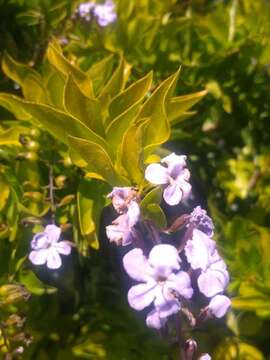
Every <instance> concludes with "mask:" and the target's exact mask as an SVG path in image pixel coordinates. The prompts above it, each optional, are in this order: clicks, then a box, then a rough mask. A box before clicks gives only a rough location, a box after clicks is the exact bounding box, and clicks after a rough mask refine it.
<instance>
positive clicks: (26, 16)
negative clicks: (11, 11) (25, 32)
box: [16, 10, 43, 26]
mask: <svg viewBox="0 0 270 360" xmlns="http://www.w3.org/2000/svg"><path fill="white" fill-rule="evenodd" d="M42 18H43V15H42V12H40V11H39V10H28V11H24V12H21V13H19V14H18V15H16V19H17V21H18V24H26V25H28V26H33V25H37V24H39V23H40V21H41V20H42Z"/></svg>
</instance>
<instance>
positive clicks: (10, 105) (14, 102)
mask: <svg viewBox="0 0 270 360" xmlns="http://www.w3.org/2000/svg"><path fill="white" fill-rule="evenodd" d="M0 105H1V106H3V107H4V108H5V109H7V110H8V111H10V112H11V113H13V114H14V116H15V117H16V118H17V119H20V120H33V119H32V116H31V115H30V114H29V113H28V112H27V111H26V110H25V109H24V103H23V101H22V99H21V98H19V97H18V96H15V95H10V94H5V93H0Z"/></svg>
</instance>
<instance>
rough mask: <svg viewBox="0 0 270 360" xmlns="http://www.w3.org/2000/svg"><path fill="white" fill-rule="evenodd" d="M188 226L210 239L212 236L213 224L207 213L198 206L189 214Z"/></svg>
mask: <svg viewBox="0 0 270 360" xmlns="http://www.w3.org/2000/svg"><path fill="white" fill-rule="evenodd" d="M188 222H189V224H188V226H190V225H194V226H195V227H196V228H197V229H199V230H201V231H202V232H204V233H205V234H206V235H207V236H209V237H212V236H213V235H214V224H213V221H212V219H211V218H210V216H208V215H207V212H206V211H205V210H203V209H202V208H201V207H200V206H196V207H195V209H194V210H193V211H192V213H191V214H190V217H189V220H188Z"/></svg>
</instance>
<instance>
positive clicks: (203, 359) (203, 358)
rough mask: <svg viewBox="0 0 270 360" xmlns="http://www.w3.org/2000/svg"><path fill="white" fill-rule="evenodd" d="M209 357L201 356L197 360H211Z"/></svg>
mask: <svg viewBox="0 0 270 360" xmlns="http://www.w3.org/2000/svg"><path fill="white" fill-rule="evenodd" d="M211 359H212V358H211V356H210V355H209V354H202V355H201V356H200V357H199V359H198V360H211Z"/></svg>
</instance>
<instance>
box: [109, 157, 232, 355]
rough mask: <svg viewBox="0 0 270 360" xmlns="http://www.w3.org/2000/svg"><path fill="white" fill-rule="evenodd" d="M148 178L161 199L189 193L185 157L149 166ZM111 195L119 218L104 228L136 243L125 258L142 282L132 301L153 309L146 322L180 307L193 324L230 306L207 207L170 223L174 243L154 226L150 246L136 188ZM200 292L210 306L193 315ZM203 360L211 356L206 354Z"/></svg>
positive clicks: (159, 324)
mask: <svg viewBox="0 0 270 360" xmlns="http://www.w3.org/2000/svg"><path fill="white" fill-rule="evenodd" d="M145 178H146V179H147V180H148V181H149V182H150V183H151V184H154V185H161V186H162V188H163V199H164V201H165V202H166V203H167V204H168V205H170V206H174V205H178V204H180V202H181V201H182V200H183V199H187V198H188V196H189V194H190V192H191V185H190V183H189V178H190V172H189V170H188V169H187V167H186V156H178V155H176V154H175V153H172V154H170V155H169V156H166V157H165V158H163V159H162V160H161V163H160V164H158V163H155V164H150V165H148V166H147V168H146V170H145ZM108 197H109V198H110V199H111V200H112V205H113V207H114V209H115V210H116V212H117V213H118V217H117V218H116V219H115V220H114V221H113V222H112V224H111V225H108V226H107V227H106V233H107V237H108V238H109V240H110V241H111V242H114V243H116V244H117V245H122V246H126V245H131V246H132V247H133V249H132V250H130V251H128V252H127V253H126V255H125V256H124V257H123V266H124V269H125V271H126V272H127V274H128V275H129V276H130V277H131V278H132V279H133V280H135V281H136V282H138V284H137V285H134V286H132V287H131V288H130V289H129V291H128V302H129V305H130V306H131V307H132V308H133V309H135V310H137V311H141V310H143V309H145V308H147V309H149V312H148V314H147V316H146V324H147V326H148V327H151V328H154V329H158V330H160V329H162V328H164V327H165V326H166V323H167V322H168V321H169V319H170V318H171V317H174V316H177V314H179V313H181V312H182V313H184V314H188V317H189V319H192V320H191V321H190V325H191V326H192V327H194V326H197V325H198V324H200V322H203V321H205V320H207V319H209V318H211V317H216V318H221V317H223V316H224V315H225V314H226V312H227V311H228V309H229V308H230V305H231V301H230V299H229V298H228V297H227V296H226V295H224V294H223V293H224V291H225V289H226V287H227V285H228V283H229V273H228V271H227V267H226V264H225V263H224V261H223V260H222V258H221V256H220V255H219V253H218V250H217V247H216V242H215V241H214V240H213V239H212V237H213V234H214V226H213V222H212V220H211V218H210V217H209V216H208V215H207V213H206V211H205V210H203V209H202V208H201V207H200V206H197V207H195V208H194V210H193V211H192V212H191V213H190V214H185V215H182V216H181V217H180V218H181V219H182V220H181V221H178V223H179V224H181V225H179V226H178V228H175V226H172V228H173V227H174V228H175V229H174V230H175V231H174V234H171V236H172V240H171V242H170V241H166V242H167V243H162V236H161V235H162V231H161V230H158V229H154V231H155V234H156V235H155V236H154V237H153V239H152V242H153V243H152V245H151V247H150V249H149V244H147V243H146V242H147V241H146V240H144V237H145V232H144V234H142V232H141V230H140V229H141V227H142V225H144V229H145V228H147V226H148V225H149V221H148V222H146V221H145V220H144V219H143V216H142V214H141V211H140V206H139V202H140V198H139V195H138V193H137V191H136V189H134V188H129V187H123V188H119V187H118V188H117V187H116V188H114V189H113V191H112V192H111V193H110V194H109V195H108ZM178 220H179V219H178ZM175 223H177V220H176V221H175ZM153 226H154V225H153V224H151V233H153ZM180 228H181V229H180ZM178 230H181V231H178ZM164 232H166V231H164ZM167 233H168V232H167ZM150 236H151V235H150ZM146 238H148V239H149V236H146ZM198 297H201V299H202V302H203V303H204V304H205V303H206V302H207V301H208V305H206V306H203V307H202V308H201V309H200V311H199V312H198V314H197V315H195V314H194V313H193V312H194V310H193V309H194V308H196V307H197V306H198V304H195V300H197V299H198ZM194 304H195V306H194ZM200 359H211V357H210V356H209V355H208V354H203V355H201V357H200Z"/></svg>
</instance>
